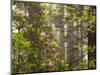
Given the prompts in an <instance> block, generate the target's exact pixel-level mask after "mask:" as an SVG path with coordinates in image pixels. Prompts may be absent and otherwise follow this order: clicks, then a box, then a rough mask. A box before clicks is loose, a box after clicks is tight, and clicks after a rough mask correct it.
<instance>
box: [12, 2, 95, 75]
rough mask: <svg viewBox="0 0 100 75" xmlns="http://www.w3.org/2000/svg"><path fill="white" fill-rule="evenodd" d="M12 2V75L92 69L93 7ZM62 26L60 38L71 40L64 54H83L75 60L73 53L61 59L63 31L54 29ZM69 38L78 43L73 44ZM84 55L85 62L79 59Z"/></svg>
mask: <svg viewBox="0 0 100 75" xmlns="http://www.w3.org/2000/svg"><path fill="white" fill-rule="evenodd" d="M12 3H13V5H12V72H13V73H32V72H33V73H34V72H51V71H67V70H79V69H95V68H96V51H95V50H96V43H95V39H96V38H95V32H96V20H95V19H96V18H95V17H96V8H95V6H81V5H63V4H50V3H36V2H22V1H13V2H12ZM53 25H55V27H54V26H53ZM64 25H67V28H68V31H67V36H64V37H63V38H64V39H65V40H67V41H69V40H72V41H74V42H72V43H71V41H69V42H67V44H68V48H67V51H78V52H80V51H83V54H82V52H81V56H79V57H78V56H76V57H78V58H77V59H75V60H74V59H73V57H72V56H74V54H72V55H67V56H68V57H67V58H68V60H67V58H66V57H65V56H66V52H65V47H64V44H63V42H64V40H63V39H62V40H63V41H62V40H61V38H62V37H61V36H63V35H62V34H64V29H62V30H61V32H56V29H55V28H57V27H58V30H59V29H61V28H62V27H64ZM82 27H83V28H82ZM80 28H81V29H80ZM81 31H82V32H81ZM59 33H60V34H59ZM78 34H79V35H78ZM73 35H74V36H73ZM91 35H92V36H91ZM72 37H73V38H74V39H76V40H78V39H79V41H78V42H77V41H76V42H77V43H76V42H75V40H74V39H73V38H72ZM80 37H81V39H80ZM84 38H85V39H88V43H84V40H83V39H84ZM81 40H83V41H81ZM70 47H71V48H70ZM67 53H68V52H67ZM72 53H73V52H72ZM68 54H69V53H68ZM78 54H80V53H77V54H76V55H78ZM86 55H87V59H83V58H84V57H85V56H86ZM76 57H75V56H74V58H76ZM65 59H66V60H65Z"/></svg>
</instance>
